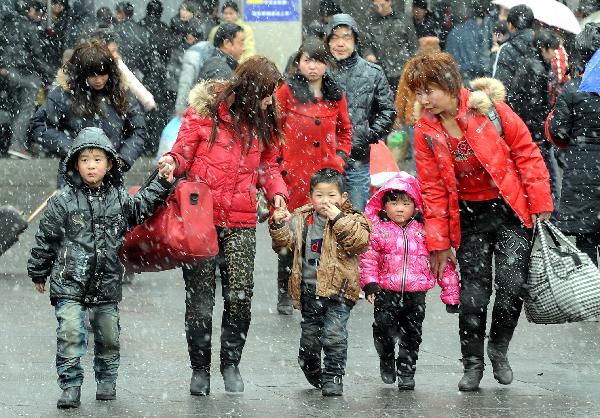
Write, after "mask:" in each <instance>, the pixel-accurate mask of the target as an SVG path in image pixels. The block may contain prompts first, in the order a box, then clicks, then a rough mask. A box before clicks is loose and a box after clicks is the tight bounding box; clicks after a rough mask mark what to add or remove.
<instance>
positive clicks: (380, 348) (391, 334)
mask: <svg viewBox="0 0 600 418" xmlns="http://www.w3.org/2000/svg"><path fill="white" fill-rule="evenodd" d="M374 317H375V321H374V322H373V340H374V341H375V349H376V350H377V354H379V357H381V358H383V359H385V358H393V357H394V351H395V346H396V344H398V357H397V359H396V369H397V371H398V374H400V375H409V376H412V375H414V374H415V370H416V367H417V359H418V358H419V346H420V345H421V341H422V339H421V335H422V329H423V320H424V319H425V292H411V293H408V292H405V293H404V297H403V296H402V293H400V292H394V291H391V290H382V291H380V292H379V293H378V294H377V296H375V309H374Z"/></svg>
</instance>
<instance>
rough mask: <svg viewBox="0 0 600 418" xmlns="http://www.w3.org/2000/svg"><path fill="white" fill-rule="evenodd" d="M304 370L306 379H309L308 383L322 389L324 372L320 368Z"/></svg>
mask: <svg viewBox="0 0 600 418" xmlns="http://www.w3.org/2000/svg"><path fill="white" fill-rule="evenodd" d="M302 371H303V372H304V376H305V377H306V380H308V383H310V384H311V385H313V386H314V387H316V388H317V389H321V387H322V386H323V374H322V373H321V369H320V368H319V369H316V370H304V369H302Z"/></svg>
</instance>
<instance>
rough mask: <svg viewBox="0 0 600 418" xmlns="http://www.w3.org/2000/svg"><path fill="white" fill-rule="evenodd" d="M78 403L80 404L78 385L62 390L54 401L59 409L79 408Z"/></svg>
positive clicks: (79, 388)
mask: <svg viewBox="0 0 600 418" xmlns="http://www.w3.org/2000/svg"><path fill="white" fill-rule="evenodd" d="M79 405H81V387H79V386H71V387H70V388H66V389H65V390H63V393H62V395H60V398H58V402H56V407H57V408H60V409H69V408H79Z"/></svg>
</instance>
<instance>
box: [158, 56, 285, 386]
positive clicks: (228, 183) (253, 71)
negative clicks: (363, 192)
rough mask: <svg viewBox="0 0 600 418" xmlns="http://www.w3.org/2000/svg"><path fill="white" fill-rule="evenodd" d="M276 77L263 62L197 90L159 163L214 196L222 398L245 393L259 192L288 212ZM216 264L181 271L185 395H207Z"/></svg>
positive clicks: (254, 60) (273, 68) (252, 60)
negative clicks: (188, 368)
mask: <svg viewBox="0 0 600 418" xmlns="http://www.w3.org/2000/svg"><path fill="white" fill-rule="evenodd" d="M280 80H281V74H280V73H279V71H278V70H277V67H276V66H275V64H274V63H273V62H271V61H269V60H268V59H267V58H265V57H261V56H254V57H251V58H249V59H248V60H247V61H246V62H244V63H243V64H242V65H240V66H239V67H238V68H237V70H236V72H235V74H234V76H233V77H232V79H230V80H229V81H224V82H213V83H204V82H203V83H200V84H198V85H197V86H196V87H194V88H193V89H192V91H191V92H190V96H189V104H190V106H189V108H188V109H187V111H186V113H185V116H184V119H183V121H182V124H181V129H180V130H179V135H178V137H177V141H176V142H175V144H174V145H173V149H172V150H171V152H169V153H167V154H165V155H164V156H163V157H162V158H161V159H160V160H159V166H162V165H163V164H172V165H175V166H176V167H177V168H176V171H175V174H176V175H177V176H181V175H183V174H184V173H187V178H188V179H198V180H200V179H201V180H204V181H205V182H206V183H207V184H208V186H209V187H210V190H211V192H212V197H213V217H214V224H215V227H216V228H217V232H218V240H219V247H220V249H221V251H222V252H223V254H224V258H225V262H224V265H222V266H220V271H221V282H222V288H223V299H224V311H223V320H222V324H221V356H220V357H221V374H222V375H223V380H224V383H225V390H226V391H227V392H243V391H244V382H243V380H242V377H241V375H240V372H239V369H238V365H239V363H240V360H241V357H242V350H243V348H244V344H245V342H246V337H247V335H248V329H249V327H250V305H251V301H252V289H253V275H254V256H255V254H256V188H257V187H261V188H262V189H263V190H264V191H265V195H266V196H267V198H268V199H269V200H270V201H271V203H272V204H273V206H274V207H276V208H277V207H282V208H285V207H286V200H287V189H286V186H285V183H284V182H283V179H282V178H281V174H280V172H279V167H278V164H277V156H278V154H279V145H280V142H281V141H280V135H281V129H280V127H279V125H280V124H279V121H278V118H277V115H276V110H275V106H274V104H273V94H274V93H275V88H276V87H277V85H278V84H279V82H280ZM215 269H216V261H215V259H210V260H206V261H203V262H199V263H196V264H194V265H190V266H186V267H184V268H183V278H184V280H185V288H186V301H185V302H186V303H185V305H186V310H185V329H186V336H187V342H188V351H189V355H190V362H191V365H192V370H193V374H192V379H191V382H190V393H191V394H192V395H202V396H206V395H208V394H209V392H210V359H211V336H212V310H213V306H214V304H215Z"/></svg>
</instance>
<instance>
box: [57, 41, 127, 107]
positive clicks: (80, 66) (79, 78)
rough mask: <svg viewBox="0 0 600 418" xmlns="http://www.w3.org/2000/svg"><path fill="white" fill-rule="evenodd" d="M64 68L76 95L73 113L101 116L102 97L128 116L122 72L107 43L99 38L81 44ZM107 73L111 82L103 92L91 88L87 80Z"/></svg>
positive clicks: (72, 92)
mask: <svg viewBox="0 0 600 418" xmlns="http://www.w3.org/2000/svg"><path fill="white" fill-rule="evenodd" d="M63 69H64V72H65V75H66V76H67V82H68V84H69V90H70V93H71V94H72V96H73V105H72V110H73V112H74V113H75V114H77V115H80V116H87V117H90V116H94V115H97V114H100V113H101V110H100V99H101V98H102V97H103V96H106V97H108V99H109V100H110V102H111V103H112V105H113V106H114V108H115V109H116V110H117V112H118V113H119V114H120V115H121V116H124V115H125V114H126V113H127V110H128V109H129V102H128V101H127V95H126V94H125V90H124V88H123V83H122V81H121V72H120V71H119V68H118V67H117V63H116V62H115V60H114V59H113V56H112V54H111V52H110V51H109V50H108V48H107V47H106V45H105V44H103V43H101V42H100V41H98V40H96V39H92V40H90V41H86V42H82V43H80V44H79V45H77V46H76V47H75V50H74V51H73V55H72V56H71V59H70V60H69V61H67V63H66V64H65V65H64V68H63ZM104 74H108V81H107V83H106V85H105V86H104V88H103V89H102V90H100V91H97V90H95V89H93V88H91V87H90V86H88V84H87V78H88V77H93V76H97V75H104Z"/></svg>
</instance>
